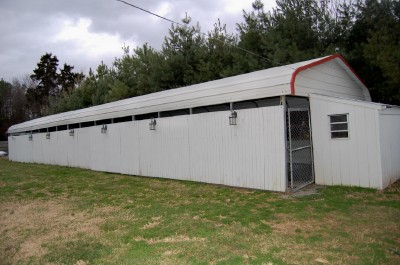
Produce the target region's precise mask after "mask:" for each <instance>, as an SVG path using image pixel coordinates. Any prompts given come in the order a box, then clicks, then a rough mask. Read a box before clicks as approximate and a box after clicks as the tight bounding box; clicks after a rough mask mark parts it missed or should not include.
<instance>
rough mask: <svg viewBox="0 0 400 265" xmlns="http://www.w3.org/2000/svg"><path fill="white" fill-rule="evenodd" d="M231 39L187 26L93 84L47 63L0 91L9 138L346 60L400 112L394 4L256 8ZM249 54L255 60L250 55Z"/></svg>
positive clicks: (95, 77) (361, 0) (290, 0)
mask: <svg viewBox="0 0 400 265" xmlns="http://www.w3.org/2000/svg"><path fill="white" fill-rule="evenodd" d="M243 18H244V22H242V23H238V24H237V32H236V33H235V34H229V33H227V31H226V27H225V25H224V24H223V23H222V22H221V21H219V20H218V21H217V22H216V23H215V25H214V28H213V29H212V30H211V31H209V32H207V33H206V34H203V33H202V31H201V27H200V25H199V24H198V23H197V24H193V23H192V21H191V18H190V17H185V18H184V19H183V20H182V23H181V24H180V25H174V24H173V25H171V28H170V29H169V32H168V33H167V35H166V36H165V38H164V42H163V44H162V47H161V49H159V50H157V49H155V48H153V47H151V46H150V45H148V44H143V45H142V46H140V47H136V48H134V49H131V48H130V47H123V55H122V57H121V58H116V59H115V60H114V62H113V63H112V64H111V65H105V64H104V63H103V62H102V63H100V64H99V66H98V67H97V68H96V69H94V70H92V69H90V71H89V73H88V74H87V76H84V75H83V73H76V72H74V71H73V66H70V65H68V64H64V65H63V68H58V59H57V57H56V56H55V55H52V54H51V53H46V54H45V55H43V56H42V57H41V58H40V61H39V63H38V65H37V67H36V69H34V70H33V74H31V75H30V76H29V77H26V78H24V79H22V80H15V81H13V82H12V83H8V82H6V81H4V80H3V79H1V81H0V138H2V139H4V138H5V137H6V136H5V131H6V130H7V128H8V126H10V125H11V124H15V123H19V122H22V121H24V120H28V119H32V118H36V117H40V116H44V115H49V114H54V113H59V112H64V111H69V110H75V109H80V108H85V107H90V106H94V105H98V104H103V103H106V102H111V101H115V100H120V99H124V98H129V97H135V96H140V95H144V94H148V93H153V92H157V91H161V90H166V89H171V88H177V87H181V86H187V85H191V84H196V83H201V82H206V81H210V80H216V79H220V78H224V77H228V76H233V75H237V74H242V73H247V72H251V71H255V70H260V69H266V68H270V67H274V66H279V65H284V64H289V63H294V62H298V61H303V60H308V59H312V58H316V57H321V56H325V55H329V54H333V53H335V51H336V49H337V48H339V53H340V54H341V55H342V56H343V57H344V58H345V59H346V60H347V61H348V62H349V63H350V65H351V66H352V67H353V68H354V69H355V71H356V72H357V73H358V74H359V75H360V76H361V78H362V79H363V80H364V81H365V83H366V85H367V87H368V88H369V89H370V93H371V96H372V99H373V101H376V102H383V103H388V104H397V105H400V34H398V33H399V32H400V3H399V1H393V0H381V1H379V0H277V1H276V7H275V8H273V10H272V11H266V10H265V9H264V5H263V3H262V1H261V0H255V1H254V2H253V4H252V9H251V10H250V11H243ZM245 50H246V51H245Z"/></svg>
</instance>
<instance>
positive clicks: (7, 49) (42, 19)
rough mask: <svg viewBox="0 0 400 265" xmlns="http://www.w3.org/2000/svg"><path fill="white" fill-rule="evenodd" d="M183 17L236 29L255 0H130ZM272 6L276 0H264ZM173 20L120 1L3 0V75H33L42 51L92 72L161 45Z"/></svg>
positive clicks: (209, 25) (0, 29)
mask: <svg viewBox="0 0 400 265" xmlns="http://www.w3.org/2000/svg"><path fill="white" fill-rule="evenodd" d="M125 1H126V2H129V3H132V4H134V5H137V6H140V7H142V8H144V9H147V10H149V11H152V12H154V13H157V14H159V15H162V16H165V17H167V18H169V19H171V20H173V21H178V22H180V21H181V19H182V18H183V17H184V16H185V13H187V14H188V15H189V16H190V17H191V18H192V22H193V23H196V22H199V23H200V26H201V29H202V31H203V32H205V33H206V32H207V31H209V30H210V29H212V28H213V24H214V23H215V22H217V20H218V18H219V19H221V22H222V23H224V24H226V25H227V29H228V32H230V33H235V32H236V30H235V29H236V23H238V22H242V21H243V16H242V10H243V9H244V10H246V11H250V10H251V3H252V2H253V1H254V0H165V1H156V0H125ZM263 2H264V4H265V9H266V10H270V9H271V8H272V7H273V6H274V5H275V1H274V0H264V1H263ZM170 26H171V23H169V22H167V21H165V20H162V19H160V18H157V17H154V16H152V15H150V14H147V13H145V12H143V11H140V10H137V9H134V8H132V7H130V6H127V5H125V4H122V3H121V2H117V1H116V0H34V1H33V0H0V36H1V38H0V78H4V79H5V80H6V81H11V80H12V78H21V77H23V76H24V75H26V74H31V73H32V71H33V69H35V68H36V64H37V63H38V62H39V60H40V57H41V55H43V54H45V53H46V52H51V53H53V55H56V56H57V58H58V59H59V64H60V66H61V65H62V64H63V63H68V64H70V65H73V66H75V69H74V70H75V71H83V72H84V73H87V72H88V71H89V68H90V67H92V68H96V67H97V66H98V65H99V64H100V62H101V61H103V62H104V63H106V64H108V65H109V64H110V63H111V62H112V61H113V60H114V58H115V57H121V55H122V49H121V47H122V46H124V45H126V46H129V47H130V48H135V47H137V46H141V45H143V44H144V43H148V44H149V45H151V46H152V47H154V48H156V49H160V48H161V44H162V42H163V40H164V36H166V35H167V34H168V29H169V28H170Z"/></svg>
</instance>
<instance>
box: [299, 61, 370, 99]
mask: <svg viewBox="0 0 400 265" xmlns="http://www.w3.org/2000/svg"><path fill="white" fill-rule="evenodd" d="M295 88H296V95H299V96H305V97H308V95H309V94H311V93H314V94H321V95H327V96H336V97H343V98H351V99H359V100H367V101H370V100H371V99H370V98H369V97H366V96H365V95H364V91H363V90H362V88H361V87H360V85H359V84H358V83H357V82H356V81H355V80H354V79H352V78H350V77H349V74H348V72H347V71H345V69H344V68H343V67H342V66H341V63H340V62H339V61H338V60H332V61H329V62H326V63H324V64H320V65H317V66H315V67H312V68H310V69H306V70H304V71H301V72H300V73H299V74H298V76H297V78H296V81H295Z"/></svg>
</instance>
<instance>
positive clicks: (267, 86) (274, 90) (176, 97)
mask: <svg viewBox="0 0 400 265" xmlns="http://www.w3.org/2000/svg"><path fill="white" fill-rule="evenodd" d="M332 60H336V61H337V62H338V63H339V64H340V65H341V67H342V68H344V69H345V70H346V72H347V73H348V74H349V76H350V77H351V78H353V79H354V81H356V82H357V83H358V84H359V85H360V86H362V87H364V88H365V86H364V85H363V84H362V82H361V81H360V80H359V79H358V77H357V76H356V75H355V74H354V72H353V71H352V69H351V68H350V67H349V66H348V65H347V64H346V63H345V61H344V60H343V58H342V57H340V56H339V55H332V56H327V57H323V58H317V59H313V60H309V61H304V62H299V63H295V64H290V65H285V66H279V67H274V68H269V69H265V70H260V71H256V72H251V73H247V74H242V75H237V76H233V77H227V78H223V79H219V80H215V81H209V82H205V83H201V84H196V85H191V86H186V87H181V88H176V89H170V90H164V91H161V92H156V93H152V94H148V95H143V96H138V97H133V98H128V99H124V100H119V101H114V102H111V103H106V104H102V105H97V106H93V107H89V108H84V109H80V110H74V111H69V112H64V113H59V114H55V115H50V116H46V117H42V118H38V119H34V120H30V121H27V122H24V123H20V124H16V125H13V126H11V127H10V128H9V129H8V133H18V132H23V131H30V130H37V129H40V128H44V127H53V126H60V125H65V124H74V123H82V122H87V121H96V120H103V119H110V118H117V117H124V116H129V115H139V114H146V113H154V112H162V111H171V110H177V109H185V108H194V107H200V106H208V105H215V104H222V103H229V102H238V101H244V100H250V99H258V98H267V97H274V96H281V95H297V94H298V95H302V94H300V93H298V89H296V91H294V86H295V80H296V76H297V74H298V73H299V72H300V71H303V70H305V69H309V68H312V67H317V66H318V65H319V64H323V63H325V62H328V61H332ZM316 70H317V68H316ZM365 89H366V88H365ZM367 93H368V92H367Z"/></svg>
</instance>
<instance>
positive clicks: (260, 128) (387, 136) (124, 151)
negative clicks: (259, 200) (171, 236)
mask: <svg viewBox="0 0 400 265" xmlns="http://www.w3.org/2000/svg"><path fill="white" fill-rule="evenodd" d="M8 133H9V139H8V143H9V158H10V160H13V161H20V162H29V163H45V164H54V165H63V166H71V167H81V168H87V169H92V170H98V171H107V172H116V173H123V174H130V175H141V176H149V177H161V178H171V179H181V180H192V181H200V182H206V183H215V184H223V185H229V186H237V187H246V188H255V189H263V190H273V191H282V192H284V191H295V190H297V189H299V188H301V187H303V186H305V185H307V184H309V183H313V182H314V181H315V183H317V184H323V185H352V186H360V187H370V188H376V189H383V188H385V187H387V186H388V185H389V184H390V183H393V182H394V181H396V180H397V179H399V178H400V163H399V162H400V141H398V138H399V135H400V108H399V107H396V106H389V105H385V104H378V103H372V102H371V97H370V94H369V92H368V89H367V88H366V87H365V85H364V84H363V83H362V81H361V80H360V79H359V78H358V76H357V75H356V74H355V73H354V71H353V70H352V68H351V67H350V66H349V65H348V64H347V63H346V62H345V60H344V59H343V58H342V57H341V56H339V55H332V56H328V57H323V58H318V59H314V60H310V61H305V62H300V63H296V64H291V65H286V66H280V67H275V68H270V69H266V70H261V71H256V72H252V73H248V74H243V75H238V76H234V77H229V78H224V79H220V80H216V81H211V82H206V83H202V84H196V85H192V86H187V87H182V88H177V89H171V90H166V91H162V92H157V93H153V94H149V95H144V96H139V97H134V98H130V99H125V100H120V101H116V102H112V103H107V104H103V105H99V106H94V107H90V108H86V109H81V110H76V111H70V112H65V113H61V114H56V115H51V116H47V117H43V118H39V119H35V120H31V121H28V122H24V123H21V124H17V125H14V126H12V127H10V128H9V130H8Z"/></svg>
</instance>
